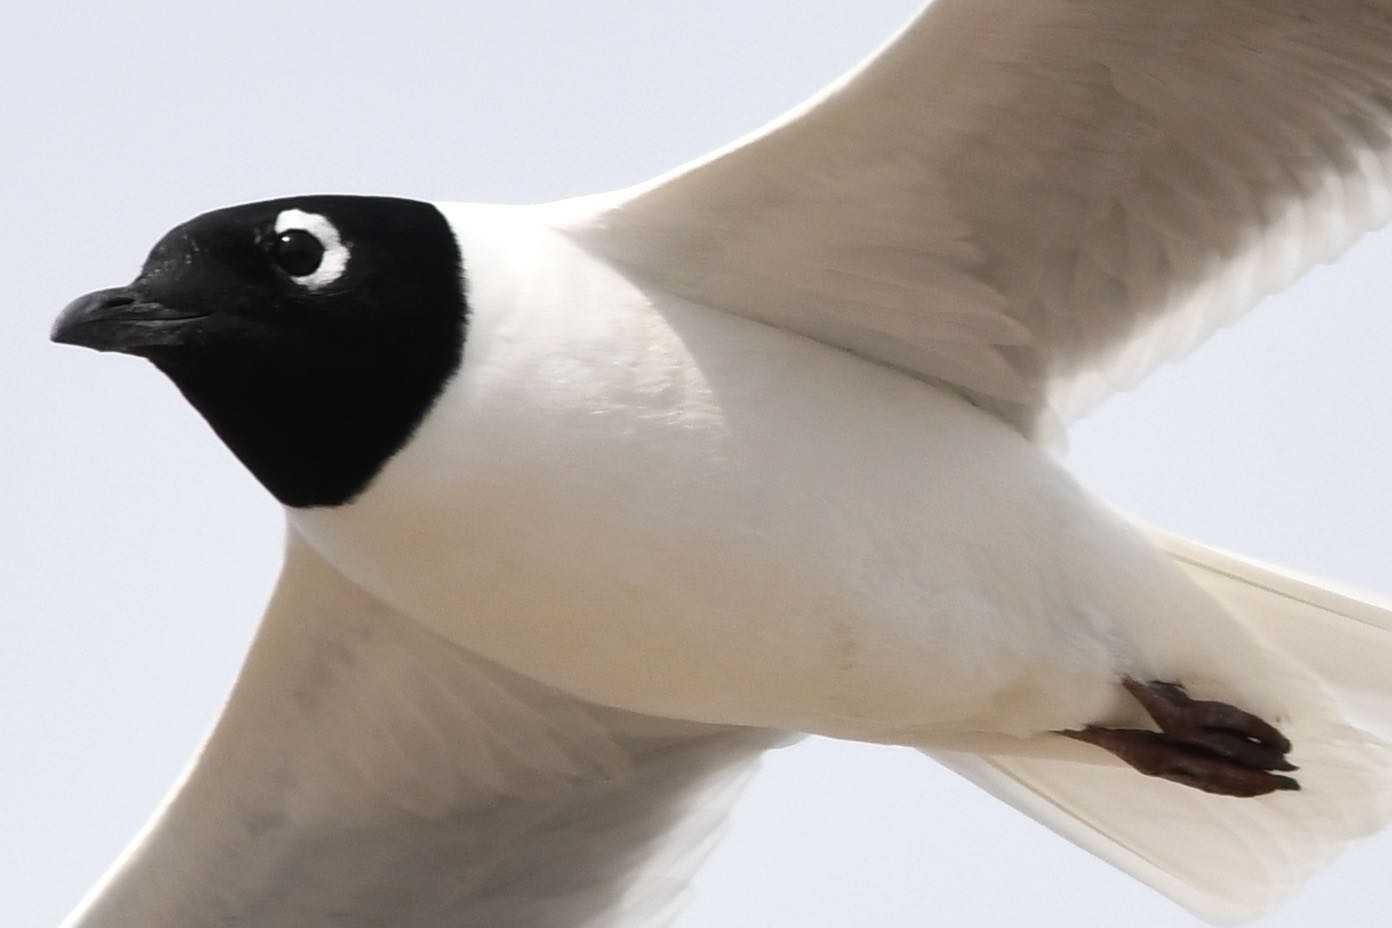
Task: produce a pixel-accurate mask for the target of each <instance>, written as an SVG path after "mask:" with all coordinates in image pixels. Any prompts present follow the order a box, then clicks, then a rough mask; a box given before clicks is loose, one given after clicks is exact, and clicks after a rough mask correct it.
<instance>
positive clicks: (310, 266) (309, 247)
mask: <svg viewBox="0 0 1392 928" xmlns="http://www.w3.org/2000/svg"><path fill="white" fill-rule="evenodd" d="M271 257H272V258H273V259H274V260H275V263H276V264H277V265H278V266H279V267H280V269H281V270H282V271H284V272H285V273H287V274H289V275H290V276H291V277H308V276H309V275H310V274H313V273H314V272H315V271H317V270H319V265H320V264H321V263H322V262H323V260H324V243H323V242H321V241H319V239H317V238H315V237H314V235H313V234H311V233H309V232H306V231H305V230H304V229H286V230H285V231H284V232H282V233H280V234H279V235H277V236H276V240H275V244H274V245H272V246H271Z"/></svg>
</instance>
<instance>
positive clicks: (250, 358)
mask: <svg viewBox="0 0 1392 928" xmlns="http://www.w3.org/2000/svg"><path fill="white" fill-rule="evenodd" d="M1389 36H1392V22H1390V21H1389V8H1388V6H1387V5H1385V4H1374V3H1353V2H1348V3H1329V4H1326V5H1323V6H1321V7H1320V8H1319V10H1317V11H1310V10H1308V9H1307V8H1306V7H1305V6H1303V5H1298V4H1295V3H1281V2H1246V3H1243V2H1233V3H1224V4H1214V3H1198V2H1190V3H1184V2H1175V3H1170V4H1165V5H1157V4H1146V3H1140V2H1109V3H1106V4H1102V3H1081V2H1067V3H1065V2H1040V3H1038V4H1034V5H1032V6H1030V7H1028V8H1027V9H1024V10H1020V9H1015V8H1012V6H1011V5H1008V4H1004V3H995V2H990V0H976V2H968V0H956V2H951V0H940V2H938V3H935V4H933V5H932V6H930V7H929V8H928V9H927V10H925V12H924V13H923V14H921V15H920V16H919V17H918V18H917V19H916V20H915V21H914V22H913V23H912V24H910V26H909V27H907V29H906V30H905V31H904V32H902V33H901V34H900V35H899V36H898V37H896V38H895V39H894V40H893V41H892V42H891V43H890V44H889V45H887V46H886V47H885V48H884V49H882V50H881V51H880V52H879V53H878V54H877V55H876V56H874V57H872V58H871V59H870V60H869V61H868V62H867V63H866V64H865V65H863V66H862V67H861V68H859V69H857V70H856V71H854V72H852V74H850V75H848V76H847V77H846V78H845V79H843V80H842V81H840V82H838V83H837V84H836V85H834V86H833V87H832V88H830V89H829V90H828V91H827V92H826V93H824V94H823V95H821V96H820V97H818V98H817V99H815V100H814V101H812V102H810V103H809V104H807V105H805V106H804V107H802V108H800V109H799V110H797V111H795V112H794V113H793V114H790V115H789V116H788V117H785V118H784V119H783V120H780V121H779V122H778V123H776V124H775V125H773V126H771V127H770V128H768V129H766V130H764V131H763V132H761V133H758V134H756V135H755V136H754V137H752V138H750V139H746V140H743V141H740V142H737V143H735V144H734V145H732V146H730V147H728V148H726V149H723V150H721V151H719V152H717V153H715V154H713V155H712V156H710V157H708V158H706V159H703V160H702V161H700V162H698V163H696V164H694V165H690V166H687V167H684V168H681V169H678V170H677V171H675V172H673V173H671V174H669V175H665V176H663V177H660V178H658V179H656V180H655V181H653V182H650V183H648V184H643V185H640V186H638V187H636V188H632V189H628V190H624V191H620V192H617V193H613V194H605V195H600V196H595V197H589V198H583V199H580V200H575V201H569V202H565V203H560V204H548V205H544V206H540V207H493V206H479V205H469V204H431V203H424V202H421V201H408V200H401V199H393V198H377V197H345V196H304V197H292V198H286V199H281V200H275V201H266V202H262V203H255V204H247V205H245V206H240V207H232V208H229V209H224V210H219V211H216V212H213V213H209V214H206V215H204V216H201V217H198V218H196V219H194V220H191V221H190V222H188V223H185V224H183V225H181V226H179V227H177V228H176V229H174V230H173V231H171V232H170V233H169V235H167V236H166V237H165V238H164V239H162V240H161V241H160V242H159V243H158V244H157V245H156V246H155V248H154V250H153V251H152V252H151V255H150V257H149V259H148V260H147V262H146V265H145V268H144V269H143V270H142V272H141V275H140V276H139V277H138V278H137V279H136V281H134V282H133V283H132V284H131V285H129V286H126V287H118V288H113V289H111V290H105V291H100V292H98V293H96V294H91V295H88V296H87V297H84V298H80V299H79V300H78V301H75V302H74V303H73V304H72V305H71V306H70V307H69V309H68V310H66V311H65V313H64V314H63V316H62V317H61V318H60V320H59V322H58V324H57V326H56V328H55V337H56V338H58V339H59V340H60V341H66V342H71V343H75V344H81V345H86V346H88V347H93V348H99V349H103V350H115V351H122V352H126V353H131V354H136V355H140V356H143V357H146V358H148V359H149V360H150V361H151V362H153V364H154V365H155V366H156V367H157V368H158V369H159V370H161V371H162V372H163V373H164V374H166V375H167V376H168V377H169V378H170V379H171V380H172V381H173V383H174V384H175V385H176V386H177V387H178V388H179V389H180V390H181V391H182V392H183V394H184V395H185V396H186V397H187V398H188V399H189V401H190V402H191V403H192V404H193V405H194V407H195V408H196V409H198V411H199V412H200V413H202V414H203V416H204V417H205V418H206V419H207V420H208V421H209V423H210V425H212V427H213V428H214V429H215V430H216V431H217V433H218V434H219V436H220V437H221V438H222V439H223V440H224V442H225V443H226V444H227V445H228V446H229V448H230V450H231V451H232V452H233V453H234V454H236V455H237V457H238V458H239V459H240V460H241V461H242V462H243V463H244V464H245V465H246V466H247V467H248V468H249V469H250V470H251V472H252V473H253V474H254V475H255V476H256V477H257V478H258V479H259V480H260V481H261V482H262V484H263V485H265V487H266V488H267V490H268V491H269V492H271V493H272V494H273V495H274V496H275V497H276V498H277V499H278V500H279V501H280V502H281V503H283V504H284V505H285V507H286V516H287V539H288V540H287V546H286V564H285V568H284V571H283V574H282V578H281V581H280V584H279V586H278V589H277V592H276V594H275V596H274V597H273V599H272V602H271V604H270V606H269V608H268V610H267V613H266V616H265V618H264V619H263V623H262V629H261V632H260V633H259V634H258V637H257V641H256V642H255V643H254V645H253V648H252V652H251V654H250V656H249V658H248V661H247V664H246V666H245V668H244V670H243V672H242V674H241V676H240V678H239V681H238V683H237V686H236V689H235V690H234V693H233V695H232V697H231V700H230V701H229V703H228V706H227V709H226V710H225V712H224V715H223V717H222V719H221V720H220V721H219V723H218V725H217V728H216V729H215V731H214V733H213V734H212V736H211V737H210V739H209V741H208V743H207V744H206V745H205V747H204V749H203V750H202V752H201V753H200V756H199V758H198V759H197V761H196V762H195V764H194V766H193V767H192V768H191V769H190V771H189V773H188V775H187V777H186V778H185V780H184V781H183V782H182V783H181V784H180V786H179V787H178V788H177V789H176V791H175V793H174V794H173V795H172V796H171V799H170V800H169V802H168V803H167V804H166V806H165V807H164V809H162V810H161V812H160V813H159V814H158V815H157V816H156V818H155V819H154V821H153V822H152V824H151V826H150V827H149V829H147V831H146V832H145V833H144V834H143V835H142V836H141V837H140V838H139V839H138V841H137V843H136V844H135V845H134V846H133V847H132V849H131V850H130V851H129V852H128V854H127V855H125V856H124V857H123V859H122V860H121V861H119V862H118V864H117V866H116V868H115V869H114V870H113V871H112V873H111V874H110V875H109V876H108V878H107V879H106V880H105V881H104V882H103V884H101V885H100V886H99V887H98V888H97V890H95V891H94V893H93V894H92V895H91V896H90V897H89V899H88V901H87V902H86V903H84V905H83V906H82V907H80V909H79V911H78V913H76V914H75V915H74V917H73V919H72V920H71V921H70V924H72V925H80V926H84V928H92V926H102V925H133V924H140V925H181V926H182V925H199V924H210V925H211V924H217V925H226V924H248V925H252V924H254V925H258V926H275V925H305V924H334V923H342V924H358V925H378V924H381V925H386V924H392V925H401V924H407V925H422V926H431V925H445V924H450V925H455V924H486V925H583V924H594V925H601V924H603V925H609V924H650V923H658V922H660V921H661V920H662V919H663V918H665V917H666V916H667V914H668V913H669V912H670V911H671V909H670V906H671V904H672V900H673V899H675V898H676V893H677V891H678V890H679V889H680V886H681V885H682V883H683V882H684V880H685V878H686V876H687V874H689V872H690V870H691V868H692V867H693V866H694V864H695V862H696V861H698V860H699V857H700V851H701V849H703V848H704V847H705V846H706V845H707V843H708V842H707V841H706V840H705V839H706V836H708V835H709V834H710V833H711V832H712V830H713V828H714V827H715V825H716V824H717V823H718V821H719V819H720V818H721V817H723V815H724V813H725V811H726V809H727V808H728V806H729V803H730V802H731V801H732V800H733V796H734V794H735V793H736V792H737V790H736V789H735V787H736V786H737V784H738V783H739V782H740V781H741V778H742V775H743V774H745V773H746V772H747V770H748V769H749V766H750V764H751V763H752V761H753V759H754V758H756V757H757V755H758V754H759V753H760V752H761V751H763V750H766V749H767V748H769V747H771V746H773V745H775V744H780V743H784V742H785V741H786V740H787V739H788V738H789V737H792V736H795V734H796V733H801V732H815V733H820V734H828V735H832V736H835V737H842V738H850V739H857V740H865V741H877V742H887V743H896V744H908V745H912V746H915V747H919V748H921V749H923V750H924V751H925V752H927V753H929V754H930V755H931V756H933V757H935V758H936V759H938V760H939V761H941V762H943V763H945V764H947V765H948V766H950V767H952V768H953V769H955V770H957V771H958V772H960V773H962V774H964V775H965V776H967V777H968V778H969V779H972V780H973V781H975V782H977V783H979V784H980V785H982V786H983V787H984V788H986V789H988V790H990V791H991V792H994V793H996V794H997V795H999V796H1001V797H1002V798H1004V799H1005V800H1006V801H1008V802H1010V803H1012V804H1013V805H1015V806H1016V807H1017V808H1019V809H1020V810H1021V811H1023V812H1025V813H1026V814H1029V815H1032V816H1034V817H1036V818H1038V819H1039V820H1040V821H1042V822H1044V823H1045V824H1046V825H1048V826H1050V827H1051V828H1054V829H1055V830H1057V831H1059V832H1060V833H1062V834H1063V835H1064V836H1065V837H1068V838H1069V839H1071V840H1073V841H1075V842H1077V843H1079V844H1080V845H1082V846H1083V847H1085V848H1087V849H1088V850H1090V851H1092V852H1094V853H1096V854H1098V855H1099V856H1102V857H1104V858H1105V859H1107V860H1109V861H1111V862H1112V863H1114V864H1116V865H1117V866H1119V867H1121V868H1123V869H1125V870H1127V871H1128V872H1130V873H1132V874H1133V875H1135V876H1137V877H1138V878H1140V879H1142V880H1144V881H1146V882H1148V883H1150V884H1151V885H1153V886H1155V887H1156V888H1157V889H1159V890H1160V891H1162V892H1164V893H1166V894H1167V895H1170V896H1171V897H1172V898H1175V899H1176V901H1178V902H1180V903H1181V904H1183V905H1186V906H1188V907H1190V908H1192V909H1194V910H1195V911H1197V912H1199V913H1201V914H1203V915H1205V916H1206V917H1209V918H1212V919H1215V920H1236V919H1240V918H1244V917H1248V916H1250V915H1252V914H1255V913H1257V912H1260V911H1262V910H1264V909H1265V908H1267V907H1269V906H1270V905H1272V904H1274V902H1275V901H1277V900H1278V899H1279V898H1280V897H1281V896H1282V895H1283V894H1284V893H1286V892H1288V891H1289V890H1290V889H1291V888H1292V887H1293V886H1294V885H1296V884H1297V883H1298V882H1299V881H1300V880H1301V879H1302V878H1303V877H1304V876H1306V875H1307V874H1308V873H1309V872H1310V871H1311V870H1312V869H1313V868H1315V867H1316V866H1318V864H1319V863H1321V862H1322V861H1324V860H1325V859H1327V858H1328V856H1329V855H1330V854H1331V853H1333V852H1334V851H1335V850H1336V849H1337V848H1338V847H1339V846H1341V845H1342V844H1344V843H1346V842H1347V841H1349V840H1351V839H1352V838H1354V837H1357V836H1359V835H1361V834H1366V833H1368V832H1370V831H1372V830H1375V829H1377V828H1378V827H1380V826H1381V825H1383V824H1384V823H1385V822H1386V820H1387V818H1388V815H1389V812H1388V808H1387V807H1388V792H1389V789H1390V788H1392V786H1389V778H1388V764H1389V754H1388V748H1387V745H1386V743H1385V739H1384V736H1383V735H1382V734H1380V733H1379V732H1378V726H1379V725H1380V724H1382V723H1385V722H1386V720H1387V718H1388V714H1387V711H1386V710H1387V705H1386V699H1387V687H1388V684H1387V683H1385V682H1384V677H1385V673H1383V672H1382V670H1383V668H1385V667H1387V666H1388V657H1389V639H1388V637H1387V635H1388V631H1389V627H1392V624H1389V619H1388V614H1387V613H1386V612H1385V611H1384V610H1382V609H1381V608H1379V607H1377V606H1374V605H1371V604H1368V603H1363V602H1359V601H1356V600H1353V599H1350V598H1348V597H1345V596H1342V595H1340V594H1337V593H1334V592H1331V591H1329V590H1326V589H1323V588H1322V587H1321V586H1320V585H1318V584H1312V583H1308V582H1304V581H1300V580H1298V579H1296V578H1293V577H1290V576H1288V575H1285V574H1282V573H1280V572H1278V571H1273V570H1271V569H1268V568H1264V567H1261V566H1259V565H1254V564H1251V563H1248V562H1245V561H1242V560H1239V559H1235V558H1232V557H1229V556H1226V555H1222V554H1219V553H1216V552H1212V551H1208V550H1206V549H1204V548H1202V547H1200V546H1197V545H1193V544H1192V543H1188V542H1185V541H1182V540H1179V539H1175V538H1171V537H1169V536H1166V535H1163V534H1161V533H1158V532H1155V531H1150V530H1145V529H1141V528H1139V527H1137V526H1134V525H1131V524H1129V523H1127V522H1126V521H1125V520H1124V519H1122V518H1120V517H1119V516H1117V515H1116V514H1115V513H1114V512H1113V511H1111V510H1110V509H1109V508H1108V507H1107V506H1106V505H1105V504H1103V503H1101V502H1100V501H1098V500H1096V499H1094V498H1093V497H1091V496H1090V495H1088V494H1087V493H1086V492H1084V491H1083V490H1082V489H1081V488H1079V487H1078V486H1077V484H1076V483H1075V482H1074V481H1073V480H1072V479H1071V477H1069V475H1068V474H1067V473H1066V472H1064V471H1063V470H1062V469H1061V468H1060V467H1059V465H1058V464H1057V463H1056V462H1055V461H1054V460H1053V458H1051V457H1050V456H1049V455H1048V453H1047V451H1046V449H1045V447H1044V446H1045V445H1046V444H1047V443H1048V442H1050V441H1053V440H1055V439H1056V437H1057V436H1058V434H1059V433H1060V432H1061V430H1062V429H1063V428H1064V427H1065V426H1066V424H1067V422H1069V421H1071V420H1072V419H1074V418H1076V417H1077V416H1078V415H1080V414H1081V413H1082V412H1083V411H1085V410H1086V409H1087V408H1089V407H1090V406H1091V405H1092V404H1093V403H1095V402H1096V401H1098V400H1099V399H1101V398H1102V397H1104V396H1105V395H1107V394H1108V393H1109V392H1111V391H1114V390H1115V389H1118V388H1120V387H1121V386H1124V385H1126V384H1128V383H1130V382H1133V381H1134V380H1135V379H1136V378H1139V377H1140V376H1143V375H1144V374H1145V373H1146V372H1148V371H1149V370H1151V369H1153V367H1154V366H1155V365H1157V364H1158V363H1161V362H1163V361H1164V360H1166V359H1169V358H1172V357H1175V356H1177V355H1178V354H1181V353H1183V351H1184V350H1186V349H1187V348H1188V347H1190V346H1192V344H1194V343H1196V342H1197V341H1198V340H1200V339H1201V338H1202V337H1203V335H1205V334H1207V333H1208V332H1210V331H1212V329H1213V328H1215V327H1216V326H1218V325H1220V324H1222V323H1223V322H1225V321H1227V320H1228V319H1230V318H1232V317H1233V316H1235V315H1236V314H1238V313H1239V312H1241V311H1242V310H1244V309H1246V308H1248V307H1249V306H1250V305H1251V304H1252V303H1254V302H1255V301H1256V300H1257V299H1259V298H1260V297H1261V296H1262V295H1264V294H1265V293H1267V292H1270V291H1271V290H1273V289H1276V288H1278V287H1280V286H1281V285H1283V284H1284V283H1286V282H1288V281H1289V280H1290V279H1293V277H1294V276H1296V275H1297V274H1298V273H1299V272H1301V271H1302V270H1304V269H1305V268H1307V267H1308V266H1310V265H1311V264H1313V263H1316V262H1318V261H1319V260H1322V259H1325V258H1328V257H1330V256H1332V255H1334V254H1337V253H1338V252H1339V251H1340V250H1341V249H1342V248H1343V247H1345V246H1346V245H1347V244H1348V243H1349V242H1350V241H1352V240H1353V238H1354V237H1356V235H1357V234H1358V233H1360V232H1362V231H1364V230H1366V229H1368V228H1372V227H1374V226H1376V225H1378V224H1380V223H1381V222H1382V221H1384V220H1385V219H1386V218H1387V211H1388V208H1387V167H1388V160H1387V151H1386V148H1387V144H1388V143H1387V134H1386V130H1387V128H1388V121H1389V113H1388V106H1389V94H1388V91H1389V89H1392V88H1390V87H1389V85H1392V67H1389V66H1388V64H1387V63H1386V61H1385V58H1386V56H1385V54H1384V51H1385V50H1386V49H1387V47H1388V43H1387V39H1388V38H1389ZM1296 766H1298V767H1299V768H1300V769H1299V771H1298V772H1297V771H1296V770H1294V769H1293V768H1295V767H1296ZM1147 774H1148V775H1149V776H1147Z"/></svg>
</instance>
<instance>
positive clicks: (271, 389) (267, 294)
mask: <svg viewBox="0 0 1392 928" xmlns="http://www.w3.org/2000/svg"><path fill="white" fill-rule="evenodd" d="M466 309H467V307H466V302H465V295H464V284H463V274H462V269H461V266H460V256H459V249H458V246H457V244H456V242H455V238H454V234H453V232H452V231H451V230H450V227H449V224H448V223H447V222H446V221H445V218H444V216H443V215H441V213H440V212H439V210H437V209H436V208H435V207H434V206H431V205H430V204H428V203H422V202H418V201H415V200H400V199H391V198H386V197H356V196H307V197H294V198H289V199H283V200H270V201H267V202H264V203H250V204H247V205H245V206H233V207H229V208H227V209H220V210H216V211H215V212H211V213H206V214H204V215H202V216H199V217H197V218H196V219H192V220H190V221H188V222H186V223H184V224H183V225H181V226H178V227H177V228H175V229H174V230H172V231H171V232H169V234H167V235H166V236H165V237H164V238H163V239H161V240H160V242H159V243H158V244H157V245H155V247H154V250H153V251H151V252H150V257H149V258H148V259H147V260H146V262H145V266H144V268H143V269H142V270H141V272H140V276H139V277H137V278H136V279H135V281H134V282H133V283H132V284H131V285H130V286H128V287H118V288H116V289H112V290H101V291H98V292H96V293H91V294H88V295H87V296H84V297H80V298H79V299H77V300H75V301H73V302H72V303H71V304H70V305H69V306H68V307H67V309H65V310H64V311H63V313H62V315H61V316H59V318H58V320H57V322H56V323H55V324H54V328H53V339H54V341H58V342H64V343H67V344H73V345H83V346H86V347H89V348H96V349H98V350H101V351H121V352H125V353H127V354H134V355H140V356H142V357H145V358H148V359H149V360H150V361H151V362H153V363H154V365H155V366H156V367H158V368H159V369H160V370H162V371H163V372H164V373H165V374H167V375H168V376H169V378H170V379H171V380H173V381H174V383H175V384H176V385H177V386H178V387H179V389H180V390H181V391H182V392H183V394H184V396H186V397H187V398H188V400H189V401H190V402H191V403H193V405H194V406H195V407H197V408H198V410H199V412H201V413H202V414H203V416H204V417H205V418H206V419H207V420H208V422H209V423H210V424H211V425H212V427H213V428H214V430H216V431H217V433H218V435H219V436H220V437H221V438H222V440H223V441H224V442H226V443H227V445H228V447H230V448H231V449H232V451H233V452H234V453H235V454H236V455H237V457H238V458H240V459H241V461H242V463H244V464H245V465H246V466H247V467H248V468H249V469H250V470H251V472H252V473H253V474H255V475H256V477H257V479H258V480H260V481H261V483H262V484H264V485H265V486H266V488H267V489H268V490H270V491H271V493H273V494H274V495H275V497H276V498H277V499H279V500H280V501H281V502H282V503H285V504H286V505H288V506H334V505H339V504H342V503H345V502H348V501H349V500H351V499H352V498H353V497H354V496H356V495H357V494H358V493H359V492H361V491H362V490H363V488H364V487H366V486H367V484H368V482H369V481H370V480H371V479H372V478H373V477H374V476H375V475H376V474H377V472H378V471H379V470H380V469H381V467H382V465H383V464H385V463H386V462H387V460H388V459H389V458H390V457H391V456H392V455H393V454H395V453H396V452H397V451H398V450H399V449H400V448H401V447H402V446H403V445H404V444H405V443H406V442H407V441H408V440H409V439H410V437H411V434H412V433H413V432H414V431H415V429H416V427H417V425H419V424H420V421H421V419H422V418H423V417H424V416H425V414H426V412H427V411H428V410H429V409H430V406H431V404H432V403H433V402H434V400H435V398H436V397H437V396H438V395H439V394H440V391H441V390H442V389H443V388H444V386H445V384H446V383H447V382H448V380H449V378H450V377H451V376H452V375H453V373H454V371H455V370H456V369H457V367H458V365H459V359H460V355H461V352H462V350H463V343H464V326H465V317H466Z"/></svg>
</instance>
